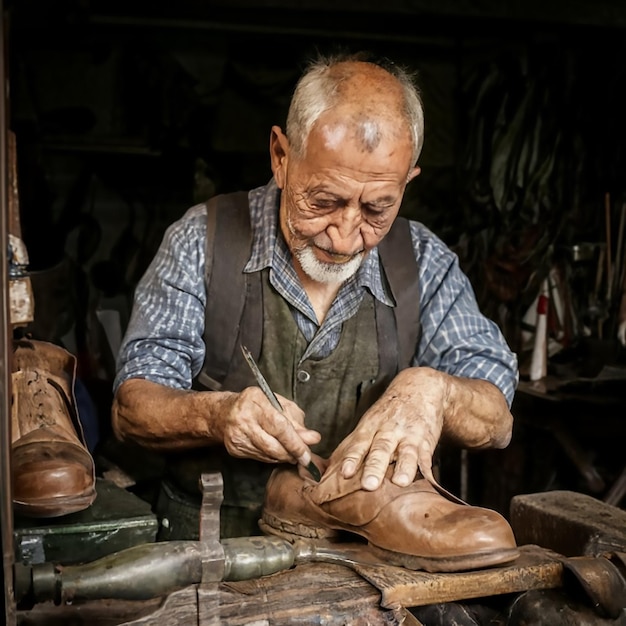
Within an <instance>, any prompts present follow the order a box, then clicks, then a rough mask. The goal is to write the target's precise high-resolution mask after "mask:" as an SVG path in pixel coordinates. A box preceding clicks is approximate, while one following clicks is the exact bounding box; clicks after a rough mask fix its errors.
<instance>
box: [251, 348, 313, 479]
mask: <svg viewBox="0 0 626 626" xmlns="http://www.w3.org/2000/svg"><path fill="white" fill-rule="evenodd" d="M241 351H242V352H243V356H244V358H245V359H246V362H247V363H248V365H249V366H250V369H251V370H252V373H253V374H254V377H255V378H256V381H257V383H258V385H259V387H261V389H262V390H263V393H264V394H265V397H266V398H267V399H268V400H269V401H270V402H271V404H272V406H273V407H274V408H275V409H276V410H277V411H280V412H281V413H284V410H283V407H282V405H281V403H280V402H279V401H278V398H277V397H276V394H275V393H274V392H273V391H272V390H271V388H270V386H269V385H268V383H267V381H266V380H265V377H264V376H263V374H262V373H261V370H260V369H259V366H258V365H257V364H256V361H255V360H254V357H253V356H252V354H251V352H250V350H248V348H246V346H244V345H241ZM306 468H307V470H308V472H309V473H310V474H311V476H313V478H314V479H315V481H316V482H319V481H320V478H321V477H322V475H321V474H320V471H319V469H318V468H317V466H316V465H315V463H313V461H310V462H309V464H308V465H307V466H306Z"/></svg>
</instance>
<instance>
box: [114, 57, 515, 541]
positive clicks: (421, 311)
mask: <svg viewBox="0 0 626 626" xmlns="http://www.w3.org/2000/svg"><path fill="white" fill-rule="evenodd" d="M422 143H423V112H422V104H421V100H420V96H419V92H418V90H417V89H416V87H415V86H414V84H413V81H412V77H411V76H410V74H408V73H407V72H406V71H405V70H404V69H402V68H400V67H398V66H396V65H394V64H392V63H380V62H375V61H371V60H369V59H368V58H367V57H366V56H364V55H359V54H357V55H352V56H345V57H334V58H320V59H319V60H317V61H315V62H313V63H312V64H311V65H310V66H309V67H308V68H307V70H306V71H305V72H304V74H303V76H302V77H301V79H300V81H299V82H298V85H297V86H296V90H295V93H294V95H293V99H292V102H291V105H290V109H289V113H288V118H287V124H286V132H285V131H284V130H283V129H281V128H279V127H278V126H274V127H273V128H272V129H271V134H270V160H271V167H272V173H273V177H272V179H271V181H270V182H269V183H268V184H267V185H265V186H263V187H260V188H257V189H254V190H252V191H250V192H249V193H247V194H243V196H242V194H231V195H226V196H221V197H218V198H215V199H213V200H212V202H209V203H208V208H207V205H204V204H203V205H199V206H195V207H192V208H191V209H190V210H189V211H188V212H187V213H186V214H185V215H184V216H183V217H182V218H181V219H180V220H178V221H177V222H176V223H175V224H173V225H172V226H170V228H169V229H168V230H167V232H166V234H165V237H164V240H163V242H162V245H161V247H160V249H159V251H158V253H157V255H156V257H155V259H154V260H153V262H152V264H151V265H150V267H149V268H148V270H147V272H146V274H145V276H144V277H143V278H142V280H141V281H140V283H139V285H138V287H137V290H136V295H135V302H134V307H133V314H132V319H131V321H130V324H129V328H128V330H127V333H126V336H125V340H124V342H123V346H122V348H121V352H120V355H119V360H118V374H117V377H116V381H115V401H114V407H113V425H114V429H115V432H116V434H117V435H118V437H120V438H121V439H129V440H134V441H136V442H138V443H139V444H141V445H144V446H147V447H150V448H152V449H156V450H161V451H169V452H170V453H172V452H174V453H178V454H177V455H178V456H179V457H186V458H187V460H188V458H189V457H190V456H194V458H197V457H198V456H200V457H202V460H215V459H218V458H219V460H220V464H219V465H218V467H219V468H220V470H221V471H222V473H223V476H224V483H225V500H224V507H223V514H224V515H228V511H229V510H231V508H232V510H233V511H235V513H233V518H234V519H237V520H239V521H240V520H241V519H242V518H243V517H247V518H248V519H249V520H250V524H251V525H250V526H247V527H248V528H255V527H256V520H257V519H258V517H259V515H260V511H261V508H260V507H261V505H262V503H263V495H264V490H265V486H266V484H267V480H268V477H269V475H270V472H271V470H272V469H274V468H275V467H276V464H279V467H280V468H281V469H283V470H284V469H285V468H284V467H283V466H284V464H292V465H296V464H299V465H300V466H302V467H306V466H307V465H308V464H309V462H310V461H311V459H312V458H313V460H314V462H315V463H316V464H317V465H318V466H320V467H321V469H322V470H323V473H324V477H323V479H322V483H324V484H325V486H324V485H320V486H321V487H323V488H324V489H323V490H324V495H323V496H319V498H318V502H317V504H315V505H313V506H318V505H320V506H321V500H323V499H326V500H329V499H330V500H333V498H334V497H335V496H334V495H333V493H332V489H337V492H338V494H339V492H342V489H343V487H344V486H345V485H346V484H348V483H349V484H350V485H352V486H351V488H350V490H351V491H352V492H354V491H355V490H356V491H358V493H359V497H361V496H364V495H365V496H366V497H368V498H370V500H371V501H375V499H376V498H377V497H380V494H381V493H382V491H381V488H382V487H384V488H386V489H392V490H394V489H396V490H400V491H402V490H406V491H404V492H403V493H409V491H411V490H414V489H415V485H416V484H417V483H418V482H419V481H420V480H423V477H426V478H429V479H430V482H431V483H434V479H433V478H432V470H431V468H432V464H433V455H434V454H435V450H436V448H437V445H438V443H439V441H440V439H442V438H445V439H446V440H447V441H450V442H453V443H454V444H458V445H459V446H463V447H468V448H488V447H504V446H506V445H507V444H508V442H509V440H510V437H511V430H512V417H511V414H510V412H509V407H510V404H511V401H512V398H513V394H514V390H515V385H516V381H517V363H516V358H515V356H514V354H513V353H512V352H511V351H510V349H509V348H508V346H507V345H506V342H505V341H504V339H503V337H502V336H501V333H500V332H499V330H498V328H497V326H496V325H495V324H494V323H493V322H492V321H490V320H488V319H486V318H485V317H484V316H483V315H482V314H481V313H480V311H479V309H478V306H477V303H476V301H475V297H474V294H473V291H472V288H471V286H470V284H469V282H468V279H467V278H466V276H465V275H464V274H463V273H462V272H461V270H460V269H459V266H458V260H457V258H456V256H455V255H454V254H453V253H452V252H451V251H450V250H449V249H448V248H447V247H446V246H445V245H444V244H443V243H442V241H441V240H439V239H438V238H437V237H436V236H435V235H434V234H433V233H431V232H430V231H429V230H428V229H427V228H425V227H424V226H423V225H421V224H419V223H417V222H414V221H408V220H404V219H402V218H398V212H399V209H400V205H401V202H402V198H403V194H404V191H405V189H406V186H407V184H408V183H409V182H410V181H411V180H412V179H414V178H415V177H416V176H418V175H419V173H420V168H419V167H418V166H417V159H418V156H419V154H420V151H421V147H422ZM239 257H241V261H237V259H238V258H239ZM229 272H230V274H229ZM239 283H241V286H237V285H239ZM255 294H256V295H255ZM233 302H241V305H239V306H238V308H237V307H236V306H235V305H233ZM239 344H246V345H247V344H252V346H253V349H252V351H253V353H255V356H256V357H258V359H259V366H260V368H261V370H262V371H263V373H264V374H265V376H266V378H267V379H268V381H269V384H270V386H271V387H272V389H273V390H274V391H275V392H276V393H277V395H278V398H279V401H280V404H281V405H282V411H280V410H277V409H276V408H274V406H272V404H271V403H270V402H269V401H268V399H267V398H266V397H265V395H264V394H263V393H262V391H261V390H260V389H259V388H258V387H257V386H256V385H255V383H254V378H252V376H251V374H250V372H248V371H247V368H246V364H245V362H244V360H243V357H242V355H241V352H240V349H239ZM194 450H195V453H193V454H192V452H191V451H194ZM312 455H313V456H312ZM287 470H288V472H287V474H289V476H291V478H293V479H294V480H296V482H297V481H301V482H302V484H303V487H302V488H303V489H304V488H305V487H306V488H308V487H310V486H311V485H309V481H310V482H312V488H315V487H316V485H317V483H315V481H312V480H311V477H310V476H309V475H308V473H307V472H306V471H305V470H304V469H301V471H300V472H298V471H297V470H296V469H295V468H292V469H291V470H290V469H289V467H287ZM324 470H325V472H324ZM329 476H330V477H332V480H330V479H327V477H329ZM416 477H417V478H418V481H416ZM279 483H280V480H279ZM331 484H332V485H333V487H332V488H331V487H330V485H331ZM342 485H343V486H342ZM276 488H277V489H279V490H281V489H283V487H281V486H280V484H279V485H278V486H277V487H276ZM299 488H300V487H298V486H297V485H296V489H299ZM338 494H337V495H338ZM368 494H369V495H368ZM269 495H270V494H268V496H269ZM344 495H345V494H344ZM431 496H432V497H434V495H433V494H429V497H431ZM414 497H417V496H416V495H415V494H413V496H412V498H414ZM438 497H441V498H443V496H438ZM448 504H451V503H449V502H448ZM452 506H461V507H462V505H456V504H455V505H452ZM238 507H239V508H238ZM349 508H350V507H349ZM435 508H436V507H435ZM474 510H475V509H474V508H473V507H469V506H466V507H465V509H464V514H465V515H468V514H469V512H470V511H474ZM288 514H289V513H288V512H287V515H288ZM420 514H421V513H420ZM494 515H495V513H494ZM398 517H399V516H398V515H396V514H394V513H393V512H392V513H391V516H390V519H391V520H394V519H396V518H398ZM426 517H428V514H427V515H426ZM266 521H267V520H266ZM503 521H504V520H501V522H503ZM390 523H392V522H390ZM498 523H500V522H498ZM340 524H341V522H340ZM352 525H354V524H352ZM356 526H357V527H358V526H359V525H358V524H356ZM244 528H245V527H244ZM238 530H239V531H240V532H241V527H239V529H238ZM388 530H389V532H391V533H393V532H394V530H393V528H389V529H388ZM225 532H227V533H228V530H227V529H226V530H225ZM442 532H445V528H444V527H443V526H442ZM472 532H473V531H472ZM470 534H471V533H470ZM496 534H497V533H496ZM453 541H454V540H453ZM374 543H376V542H375V541H374ZM510 543H511V540H510V537H507V539H506V540H504V544H506V546H504V547H505V549H508V548H510V545H509V544H510Z"/></svg>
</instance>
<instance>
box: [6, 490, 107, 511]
mask: <svg viewBox="0 0 626 626" xmlns="http://www.w3.org/2000/svg"><path fill="white" fill-rule="evenodd" d="M96 495H97V494H96V491H95V490H92V491H90V492H89V493H86V494H80V495H77V496H64V497H62V498H46V499H42V500H32V501H29V502H26V501H25V500H13V507H14V509H15V512H16V513H19V514H21V515H23V516H24V517H61V516H63V515H69V514H70V513H77V512H78V511H83V510H85V509H86V508H88V507H89V506H91V505H92V504H93V502H94V500H95V499H96Z"/></svg>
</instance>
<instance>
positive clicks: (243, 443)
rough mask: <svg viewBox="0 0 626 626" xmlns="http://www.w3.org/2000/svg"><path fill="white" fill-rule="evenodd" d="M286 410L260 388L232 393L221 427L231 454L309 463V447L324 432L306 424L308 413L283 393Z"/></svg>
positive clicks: (222, 436) (222, 435)
mask: <svg viewBox="0 0 626 626" xmlns="http://www.w3.org/2000/svg"><path fill="white" fill-rule="evenodd" d="M279 401H280V404H281V406H282V407H283V412H282V413H281V412H280V411H277V410H276V409H275V408H274V407H273V406H272V405H271V403H270V402H269V401H268V399H267V398H266V397H265V394H264V393H263V392H262V391H261V389H259V388H258V387H248V388H247V389H244V390H243V391H242V392H241V393H237V394H231V395H230V396H229V398H228V399H227V400H226V401H225V402H224V403H223V404H222V410H221V420H220V422H219V424H218V425H217V427H218V428H219V430H220V432H221V437H220V438H221V440H222V441H223V443H224V446H225V448H226V450H227V451H228V453H229V454H230V455H231V456H234V457H241V458H249V459H257V460H258V461H264V462H266V463H281V462H282V463H285V462H287V463H295V462H298V463H300V464H302V465H305V466H306V465H308V463H309V462H310V460H311V451H310V449H309V446H311V445H314V444H316V443H319V441H320V439H321V435H320V433H318V432H317V431H315V430H309V429H308V428H306V427H305V426H304V412H303V411H302V409H300V407H298V405H297V404H295V403H294V402H292V401H291V400H287V398H283V397H280V396H279Z"/></svg>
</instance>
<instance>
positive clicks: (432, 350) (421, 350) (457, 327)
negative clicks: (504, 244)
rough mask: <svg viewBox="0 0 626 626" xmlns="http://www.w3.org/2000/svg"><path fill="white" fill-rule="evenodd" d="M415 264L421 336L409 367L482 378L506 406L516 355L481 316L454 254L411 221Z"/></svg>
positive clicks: (514, 379)
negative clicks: (422, 367) (496, 388)
mask: <svg viewBox="0 0 626 626" xmlns="http://www.w3.org/2000/svg"><path fill="white" fill-rule="evenodd" d="M412 236H413V242H414V245H415V246H416V249H417V250H418V255H419V267H420V273H419V278H420V319H421V325H422V335H421V339H420V344H419V347H418V352H417V354H416V358H415V361H414V365H421V366H427V367H432V368H434V369H437V370H441V371H444V372H446V373H448V374H452V375H455V376H462V377H465V378H473V379H481V380H487V381H489V382H491V383H493V384H494V385H495V386H496V387H498V388H499V389H500V390H501V391H502V393H503V394H504V396H505V397H506V399H507V402H508V404H509V407H510V406H511V403H512V402H513V396H514V394H515V389H516V387H517V382H518V365H517V356H516V355H515V353H514V352H513V351H512V350H511V349H510V348H509V346H508V344H507V342H506V340H505V338H504V336H503V335H502V333H501V331H500V329H499V327H498V326H497V324H496V323H495V322H494V321H492V320H490V319H489V318H487V317H486V316H484V315H483V314H482V313H481V311H480V309H479V306H478V303H477V301H476V297H475V294H474V290H473V288H472V285H471V284H470V281H469V279H468V278H467V276H466V275H465V274H464V273H463V272H462V271H461V268H460V267H459V262H458V258H457V256H456V254H454V252H452V251H451V250H450V249H449V248H448V247H447V246H446V245H445V244H444V243H443V242H442V241H441V240H440V239H438V238H437V237H436V236H435V235H434V234H433V233H431V232H430V231H429V230H428V229H426V228H425V227H424V226H422V225H418V224H415V223H414V224H412Z"/></svg>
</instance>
